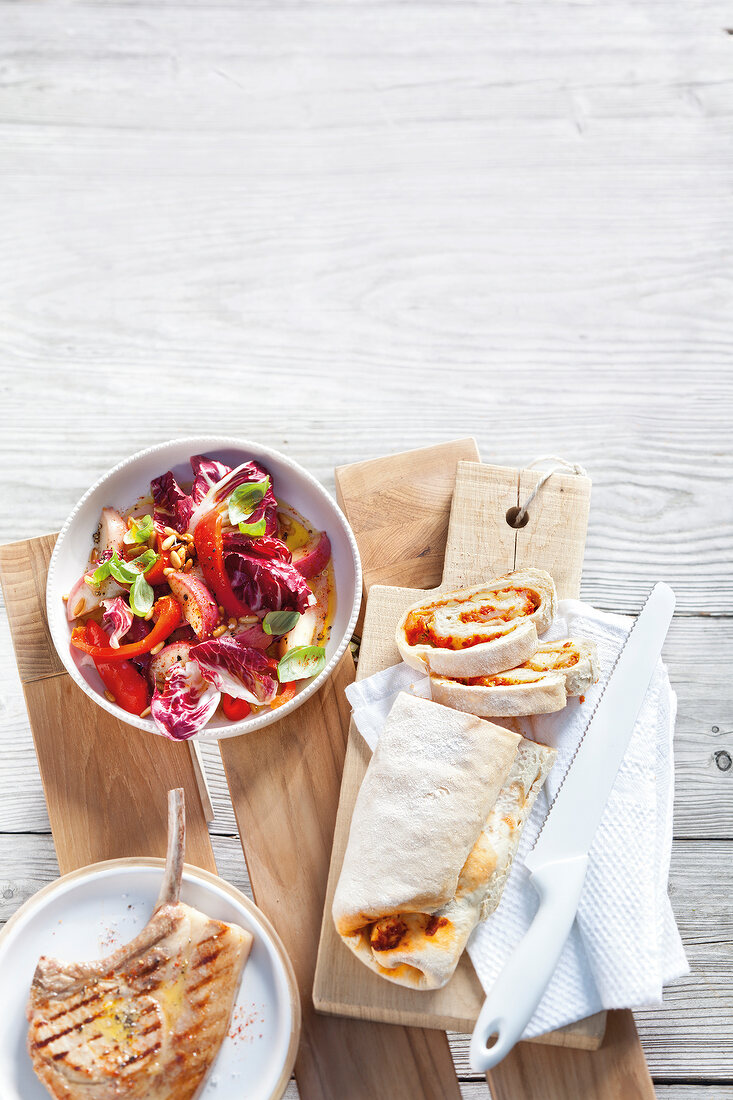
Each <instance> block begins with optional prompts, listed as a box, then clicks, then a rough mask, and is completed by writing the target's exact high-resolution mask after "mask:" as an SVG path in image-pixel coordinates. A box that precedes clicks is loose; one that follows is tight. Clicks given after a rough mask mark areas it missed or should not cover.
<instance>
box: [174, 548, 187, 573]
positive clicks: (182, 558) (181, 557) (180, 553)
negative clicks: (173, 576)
mask: <svg viewBox="0 0 733 1100" xmlns="http://www.w3.org/2000/svg"><path fill="white" fill-rule="evenodd" d="M175 553H176V554H178V560H179V561H180V563H181V569H182V568H183V563H184V562H185V560H186V547H185V546H177V547H176V549H175Z"/></svg>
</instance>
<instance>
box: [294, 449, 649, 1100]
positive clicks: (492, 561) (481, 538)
mask: <svg viewBox="0 0 733 1100" xmlns="http://www.w3.org/2000/svg"><path fill="white" fill-rule="evenodd" d="M418 455H419V452H412V453H411V454H410V456H409V457H410V462H411V465H412V466H414V465H415V464H416V459H417V456H418ZM400 457H401V456H395V460H399V458H400ZM378 461H379V462H380V464H381V467H382V468H380V470H379V474H380V477H383V476H384V469H383V466H384V463H385V462H386V461H387V460H378ZM418 464H419V463H418ZM366 466H367V464H364V463H362V464H360V485H361V486H363V484H364V482H365V479H366V478H367V475H368V471H367V470H366V469H365V467H366ZM347 474H348V468H347ZM539 477H540V475H539V474H538V473H536V472H534V471H521V472H518V471H514V470H507V469H505V468H500V467H487V466H480V465H477V464H475V463H470V462H467V463H461V464H459V477H458V485H457V491H456V496H455V500H454V505H453V509H452V511H451V519H450V529H449V533H448V539H447V548H446V556H445V570H444V575H443V585H441V587H444V586H445V587H455V586H456V585H461V584H469V583H472V582H473V581H474V580H476V579H478V578H479V577H480V575H481V574H483V575H484V576H485V575H491V574H498V573H502V572H505V571H508V570H509V569H512V568H517V567H520V566H525V565H535V566H537V567H539V568H546V569H548V571H550V572H551V573H552V574H553V576H554V577H555V578H556V583H557V587H558V592H559V595H560V596H561V597H565V596H577V595H578V591H579V585H580V573H581V569H582V558H583V549H584V544H585V532H586V525H587V517H588V510H589V498H590V483H589V481H588V480H587V479H585V478H575V477H569V476H566V475H557V476H555V477H553V478H552V479H551V481H550V482H548V483H547V484H546V485H545V486H544V487H543V489H542V491H541V493H540V495H539V496H538V497H537V498H536V500H535V502H534V503H533V507H532V509H531V512H530V522H529V523H528V524H527V526H526V527H525V528H522V529H520V530H516V529H514V528H512V527H510V526H509V524H508V523H507V522H506V514H507V512H509V510H510V509H511V508H516V506H517V505H518V503H519V501H520V499H521V500H524V499H526V496H528V495H529V493H530V492H531V491H532V489H533V488H534V487H535V485H536V484H537V481H538V480H539ZM350 481H351V479H350V478H348V476H347V478H346V479H344V477H343V476H342V471H340V470H339V471H337V483H338V484H339V488H340V498H341V500H342V503H343V506H344V508H345V510H346V514H347V516H350V508H349V500H348V495H347V494H346V493H344V483H346V484H349V483H350ZM405 491H406V492H409V487H406V489H405ZM533 520H534V526H533V525H532V524H533ZM382 522H383V523H384V519H383V520H382ZM357 537H358V536H357ZM368 580H369V576H368V573H367V571H366V570H365V582H366V583H367V584H368ZM411 582H412V583H415V578H414V575H413V576H412V577H411ZM419 595H420V594H419V592H415V590H414V589H403V590H395V589H390V588H386V587H380V586H375V587H374V588H373V590H372V592H371V595H370V599H369V605H368V608H367V617H366V623H365V630H364V635H363V639H362V652H361V655H360V665H359V676H360V678H361V677H364V676H368V675H370V674H371V673H372V672H375V671H378V670H379V669H380V668H384V667H386V666H387V665H389V664H393V663H395V662H396V661H397V660H398V659H399V658H398V655H397V651H396V647H395V646H394V641H393V634H394V626H395V624H396V622H397V619H398V618H399V615H400V614H401V613H402V611H403V610H404V608H405V607H406V606H409V604H410V603H414V602H416V600H417V599H418V598H419ZM368 756H369V752H368V749H367V747H366V745H365V744H364V742H363V741H362V739H361V737H360V736H359V735H358V733H357V732H356V730H355V729H354V728H353V727H352V729H351V731H350V737H349V747H348V751H347V759H346V765H345V770H344V783H343V787H342V802H341V805H340V808H339V820H338V822H337V828H336V836H335V839H334V850H333V859H332V868H331V876H330V880H329V892H328V897H327V901H326V908H325V911H324V922H323V928H322V940H321V945H320V951H319V960H318V967H317V973H316V982H315V988H314V999H315V1002H316V1004H317V1005H318V1007H319V1008H320V1009H321V1010H322V1011H335V1012H347V1013H348V1014H350V1015H351V1014H353V1015H355V1016H362V1017H363V1016H367V1017H372V1016H373V1017H375V1018H379V1019H384V1018H388V1019H392V1020H395V1021H397V1020H407V1021H409V1022H411V1023H417V1022H421V1023H423V1024H425V1025H426V1026H440V1027H455V1028H459V1029H460V1030H470V1029H471V1027H472V1025H473V1022H474V1021H475V1019H476V1015H477V1014H478V1010H479V1008H480V1005H481V1002H482V991H481V989H480V986H479V983H478V980H477V978H476V975H475V973H474V971H473V968H472V967H471V965H470V961H469V960H468V959H467V958H465V961H464V962H462V964H461V966H460V967H459V970H458V971H457V974H456V976H455V977H454V978H453V979H452V982H451V983H449V986H448V987H446V989H445V990H438V991H435V992H434V993H418V992H416V991H411V990H406V989H402V988H401V987H397V986H393V985H391V984H390V983H387V982H384V981H380V979H379V978H378V977H377V976H376V975H374V974H372V973H371V972H370V971H368V970H367V969H366V968H365V967H363V966H362V965H361V964H360V963H359V962H358V960H356V959H355V958H354V957H353V956H352V955H351V954H350V952H348V950H347V949H346V948H345V947H344V946H343V944H341V943H340V941H339V940H338V937H337V936H336V934H335V931H334V930H333V926H332V922H331V919H330V907H331V900H332V895H333V890H334V889H335V883H336V879H337V875H338V870H339V869H340V865H341V861H342V859H343V851H344V849H345V843H346V838H347V834H348V824H349V822H350V818H351V811H352V809H353V801H354V799H355V797H356V792H357V791H358V787H359V785H360V783H361V779H362V778H363V774H364V771H365V769H366V766H367V763H368ZM346 975H348V978H346V980H345V977H346ZM372 979H373V983H372V982H371V980H372ZM450 986H454V989H453V991H452V992H451V994H450V996H449V995H448V994H447V993H446V990H449V989H450ZM365 987H370V988H368V992H367V993H365ZM403 995H404V999H403ZM425 997H427V998H433V999H434V1000H436V1001H438V1005H437V1011H434V1010H433V1008H432V1007H431V1009H430V1010H427V1011H426V1008H425V1002H424V1001H423V998H425ZM365 1002H367V1003H365ZM410 1002H411V1003H410ZM615 1016H617V1017H620V1018H622V1021H623V1027H621V1028H620V1029H619V1027H618V1025H617V1026H616V1032H619V1030H620V1032H621V1039H620V1040H619V1038H618V1035H617V1034H616V1032H615V1033H614V1034H615V1038H614V1043H613V1050H614V1052H615V1053H616V1054H618V1052H619V1049H621V1050H622V1052H623V1057H624V1061H625V1063H626V1069H627V1070H628V1073H629V1075H630V1076H629V1080H632V1079H633V1080H634V1081H638V1082H640V1085H639V1090H638V1091H633V1089H632V1091H631V1092H630V1093H629V1095H631V1096H637V1095H638V1096H640V1097H642V1096H644V1097H646V1096H650V1097H651V1096H653V1088H652V1086H651V1079H650V1078H649V1074H648V1070H647V1068H646V1062H645V1059H644V1055H643V1051H642V1049H641V1045H640V1043H639V1040H638V1036H637V1034H636V1029H635V1026H634V1022H633V1017H632V1015H631V1013H621V1014H615ZM604 1022H605V1014H604V1013H599V1014H598V1015H597V1016H595V1017H591V1018H590V1019H589V1020H586V1021H580V1022H579V1023H578V1024H574V1025H570V1026H569V1027H568V1028H562V1029H559V1030H558V1031H556V1032H553V1033H552V1034H551V1035H549V1036H544V1037H542V1038H543V1039H544V1040H545V1042H549V1043H552V1044H557V1045H559V1046H563V1047H585V1048H587V1049H588V1050H592V1049H594V1048H597V1047H598V1046H599V1044H600V1042H601V1039H602V1035H603V1029H604ZM602 1051H603V1057H601V1055H600V1054H599V1056H598V1061H597V1062H596V1063H595V1064H594V1063H593V1059H592V1056H590V1055H584V1056H583V1057H582V1059H581V1055H580V1054H579V1053H577V1052H575V1051H574V1050H569V1049H568V1050H563V1051H557V1052H554V1051H550V1050H549V1048H548V1047H546V1046H540V1045H539V1044H538V1043H533V1044H528V1043H522V1044H519V1045H518V1047H517V1048H515V1051H513V1052H512V1054H511V1055H510V1056H509V1058H508V1059H506V1060H505V1062H504V1063H502V1065H501V1066H499V1067H498V1068H497V1069H496V1070H494V1071H493V1072H492V1075H491V1083H492V1089H493V1090H494V1092H495V1095H496V1096H500V1095H501V1096H504V1095H506V1096H507V1097H508V1096H510V1095H511V1096H515V1095H519V1093H517V1092H516V1091H514V1092H509V1091H504V1092H501V1091H500V1090H501V1086H502V1082H503V1081H504V1080H505V1079H506V1080H508V1079H509V1074H510V1073H513V1074H514V1078H513V1080H514V1081H515V1082H516V1080H517V1075H519V1077H520V1078H521V1077H523V1076H524V1077H525V1078H526V1081H525V1085H526V1090H525V1092H524V1093H523V1095H525V1096H527V1097H530V1096H534V1095H537V1096H540V1095H541V1096H543V1097H547V1098H548V1100H550V1098H551V1097H553V1098H554V1097H558V1098H559V1097H561V1096H562V1097H565V1096H570V1095H576V1093H574V1092H572V1091H571V1088H570V1082H571V1081H572V1080H574V1075H576V1076H577V1075H579V1078H578V1079H579V1080H580V1081H581V1082H583V1083H584V1088H585V1090H586V1091H584V1092H578V1093H577V1095H583V1096H587V1097H589V1098H595V1097H599V1098H600V1097H604V1098H608V1097H616V1096H618V1097H619V1098H620V1097H621V1095H623V1094H622V1093H621V1092H618V1091H616V1090H614V1089H613V1088H612V1087H611V1085H610V1082H611V1080H612V1077H611V1075H609V1073H608V1072H607V1066H605V1068H604V1063H605V1062H607V1058H608V1053H607V1050H606V1048H605V1047H603V1048H602ZM579 1059H581V1060H580V1061H579ZM550 1065H552V1066H553V1075H552V1080H553V1084H552V1086H551V1087H550V1086H548V1090H546V1091H543V1089H544V1084H543V1085H542V1087H541V1086H540V1082H542V1081H543V1079H544V1073H545V1067H546V1066H550ZM558 1067H559V1068H558ZM579 1067H580V1068H579ZM602 1070H603V1072H601V1071H602ZM532 1082H534V1084H535V1085H536V1088H537V1090H538V1091H537V1092H532V1091H531V1086H530V1083H532Z"/></svg>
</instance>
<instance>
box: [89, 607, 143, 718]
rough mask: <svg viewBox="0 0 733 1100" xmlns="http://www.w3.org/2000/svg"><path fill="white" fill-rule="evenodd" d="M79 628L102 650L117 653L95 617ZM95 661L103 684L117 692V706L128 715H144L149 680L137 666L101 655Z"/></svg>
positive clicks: (90, 641)
mask: <svg viewBox="0 0 733 1100" xmlns="http://www.w3.org/2000/svg"><path fill="white" fill-rule="evenodd" d="M80 629H82V630H84V632H85V638H86V640H87V641H88V642H89V644H90V646H93V647H95V648H97V649H100V650H101V651H102V652H104V653H105V655H106V654H109V653H114V652H115V650H114V649H112V647H111V646H110V644H109V635H108V634H107V632H106V630H104V628H103V627H101V626H100V625H99V623H96V622H95V621H94V620H93V619H91V620H90V621H89V622H88V623H86V625H85V626H84V627H81V628H80ZM94 664H95V666H96V669H97V672H98V673H99V676H100V678H101V680H102V683H103V684H104V686H105V687H106V689H107V691H109V692H111V693H112V695H114V697H115V702H116V703H117V705H118V706H120V707H122V709H123V710H126V711H127V712H128V714H142V712H143V711H144V710H145V708H146V707H147V705H148V704H149V702H150V689H149V687H148V683H147V680H146V679H145V677H144V676H141V675H140V673H139V672H138V670H137V669H136V668H135V666H134V665H132V664H130V662H129V661H108V660H103V659H102V658H100V657H95V658H94Z"/></svg>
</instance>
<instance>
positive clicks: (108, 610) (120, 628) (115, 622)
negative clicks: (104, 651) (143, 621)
mask: <svg viewBox="0 0 733 1100" xmlns="http://www.w3.org/2000/svg"><path fill="white" fill-rule="evenodd" d="M102 606H103V607H104V617H103V619H102V626H103V627H104V629H105V630H106V631H107V633H108V634H109V644H110V645H111V646H112V648H113V649H119V647H120V639H121V638H124V636H125V634H127V632H128V630H129V629H130V627H131V626H132V620H133V619H134V617H135V616H134V615H133V613H132V611H131V609H130V607H129V605H128V603H127V601H126V600H125V599H123V597H122V596H115V598H114V599H113V600H102Z"/></svg>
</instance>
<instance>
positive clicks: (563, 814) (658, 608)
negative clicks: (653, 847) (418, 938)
mask: <svg viewBox="0 0 733 1100" xmlns="http://www.w3.org/2000/svg"><path fill="white" fill-rule="evenodd" d="M674 604H675V597H674V592H673V591H672V589H671V588H670V587H669V585H666V584H662V583H660V584H657V585H655V586H654V588H653V589H652V591H651V593H650V595H649V597H648V599H647V601H646V603H645V604H644V607H643V608H642V610H641V613H640V614H639V616H638V618H637V620H636V622H635V623H634V625H633V626H632V628H631V630H630V631H629V634H628V636H627V638H626V641H625V642H624V645H623V647H622V649H621V651H620V653H619V655H618V657H617V659H616V662H615V664H614V666H613V668H612V670H611V672H610V674H609V677H608V680H607V681H606V684H605V687H604V688H603V691H602V693H601V695H600V697H599V699H598V702H597V704H596V706H595V709H594V711H593V713H592V714H591V716H590V719H589V721H588V725H587V726H586V729H585V733H584V735H583V737H582V739H581V742H580V745H579V747H578V749H577V750H576V753H575V756H574V757H573V759H572V761H571V763H570V766H569V768H568V770H567V772H566V774H565V777H564V779H563V782H562V783H561V785H560V788H559V789H558V791H557V794H556V795H555V798H554V800H553V802H552V805H551V806H550V810H549V812H548V814H547V817H546V818H545V822H544V824H543V826H542V828H541V829H540V833H539V835H538V838H537V840H536V842H535V845H534V848H533V849H532V851H531V852H530V853H529V855H528V856H527V858H526V860H525V864H526V866H527V869H528V870H529V872H530V881H531V883H532V885H533V886H534V887H535V889H536V890H537V892H538V894H539V896H540V904H539V907H538V909H537V913H536V914H535V917H534V920H533V921H532V924H531V925H530V927H529V929H528V931H527V934H526V935H525V936H524V937H523V939H522V940H521V942H520V943H519V945H518V946H517V948H516V950H515V951H514V953H513V954H512V955H511V956H510V958H509V959H508V961H507V963H506V965H505V966H504V968H503V970H502V971H501V973H500V974H499V977H498V978H497V980H496V982H495V983H494V985H493V987H492V989H491V990H490V992H489V994H488V995H487V997H486V1001H485V1002H484V1006H483V1008H482V1009H481V1013H480V1015H479V1018H478V1021H477V1023H476V1027H475V1029H474V1033H473V1036H472V1038H471V1048H470V1062H471V1067H472V1068H473V1069H474V1070H477V1071H479V1072H485V1071H486V1070H487V1069H490V1068H491V1067H492V1066H495V1065H496V1064H497V1062H500V1061H501V1059H502V1058H503V1057H504V1056H505V1055H506V1054H508V1053H509V1051H510V1050H511V1048H512V1047H513V1046H514V1044H515V1043H516V1042H517V1040H518V1039H519V1038H520V1037H521V1035H522V1033H523V1031H524V1029H525V1027H526V1026H527V1024H528V1022H529V1020H530V1019H531V1017H532V1015H533V1013H534V1010H535V1008H536V1007H537V1005H538V1004H539V1002H540V999H541V998H542V994H543V993H544V991H545V988H546V986H547V983H548V982H549V980H550V978H551V976H552V973H553V971H554V969H555V967H556V965H557V961H558V959H559V958H560V954H561V952H562V949H563V946H564V944H565V940H566V939H567V937H568V934H569V932H570V928H571V927H572V924H573V921H574V919H575V913H576V910H577V908H578V901H579V899H580V894H581V891H582V889H583V882H584V880H585V872H586V867H587V865H588V852H589V850H590V847H591V845H592V843H593V838H594V836H595V833H596V830H597V828H598V825H599V824H600V821H601V818H602V816H603V812H604V810H605V808H606V803H607V801H608V796H609V795H610V793H611V789H612V787H613V784H614V782H615V779H616V775H617V773H618V770H619V768H620V766H621V761H622V760H623V758H624V753H625V752H626V749H627V747H628V744H629V741H630V739H631V734H632V732H633V729H634V725H635V723H636V719H637V717H638V714H639V711H640V709H641V705H642V703H643V701H644V696H645V695H646V692H647V689H648V687H649V683H650V681H651V678H652V675H653V673H654V669H655V668H656V665H657V661H658V660H659V656H660V654H661V652H662V646H663V644H664V639H665V638H666V636H667V631H668V630H669V624H670V622H671V621H672V615H673V612H674ZM493 1035H496V1041H495V1042H494V1043H493V1045H492V1046H488V1045H487V1044H488V1040H489V1038H490V1037H491V1036H493Z"/></svg>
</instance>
